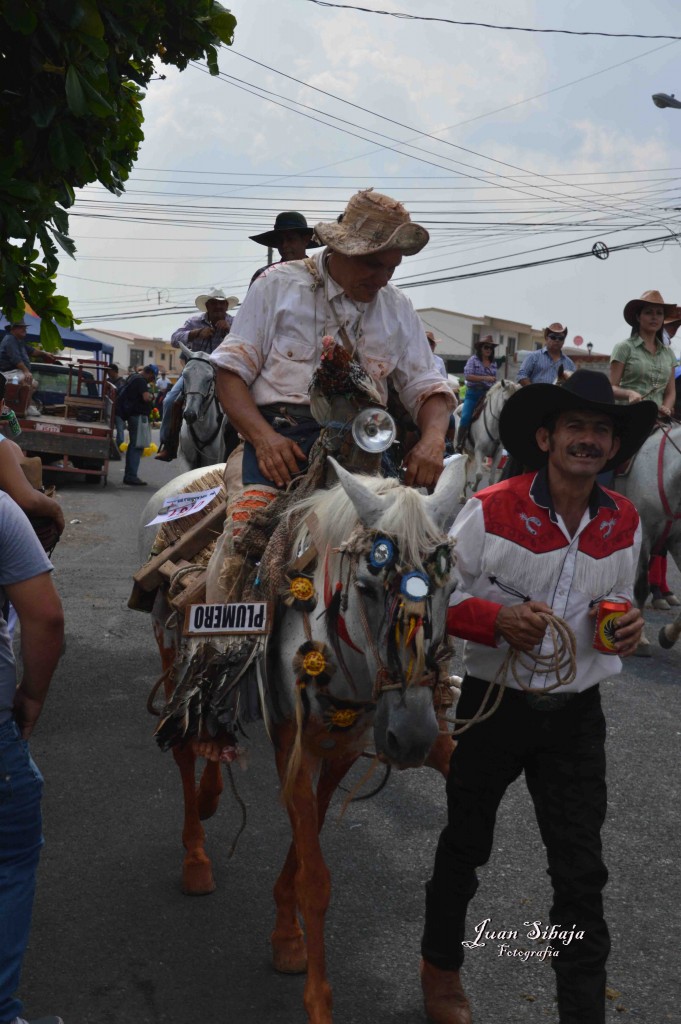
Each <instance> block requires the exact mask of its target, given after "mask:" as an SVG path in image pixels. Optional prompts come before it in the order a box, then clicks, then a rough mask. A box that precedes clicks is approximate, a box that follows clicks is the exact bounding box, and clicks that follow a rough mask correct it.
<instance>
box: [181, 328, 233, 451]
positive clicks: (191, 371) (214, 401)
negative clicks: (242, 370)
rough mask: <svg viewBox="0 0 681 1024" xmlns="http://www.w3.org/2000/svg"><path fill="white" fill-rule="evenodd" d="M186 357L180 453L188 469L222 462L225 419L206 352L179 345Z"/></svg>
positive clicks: (213, 368)
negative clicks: (194, 350) (193, 350)
mask: <svg viewBox="0 0 681 1024" xmlns="http://www.w3.org/2000/svg"><path fill="white" fill-rule="evenodd" d="M180 348H181V350H182V352H184V354H185V356H186V357H187V362H186V364H185V367H184V370H183V371H182V379H183V380H184V412H183V415H182V429H181V431H180V451H181V452H182V455H183V456H184V458H185V460H186V462H187V465H188V466H189V468H190V469H198V468H200V467H202V466H213V465H214V464H215V463H216V462H224V461H225V438H224V434H225V431H224V427H225V426H226V422H227V420H226V417H225V414H224V413H223V411H222V407H221V405H220V403H219V401H218V397H217V394H216V390H215V366H214V365H213V363H211V361H210V357H209V355H208V353H207V352H192V351H191V349H188V348H187V347H186V345H180Z"/></svg>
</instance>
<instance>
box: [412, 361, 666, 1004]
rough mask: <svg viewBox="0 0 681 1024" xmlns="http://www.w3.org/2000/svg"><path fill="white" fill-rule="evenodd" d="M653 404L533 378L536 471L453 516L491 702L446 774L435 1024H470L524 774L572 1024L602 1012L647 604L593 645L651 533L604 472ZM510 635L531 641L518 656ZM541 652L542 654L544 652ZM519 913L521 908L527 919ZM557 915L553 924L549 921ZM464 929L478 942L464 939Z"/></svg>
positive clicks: (469, 617)
mask: <svg viewBox="0 0 681 1024" xmlns="http://www.w3.org/2000/svg"><path fill="white" fill-rule="evenodd" d="M655 417H656V407H655V404H654V403H653V402H639V403H637V404H636V405H631V406H617V405H615V403H614V398H613V394H612V388H611V386H610V383H609V381H608V379H607V377H606V376H605V374H602V373H594V372H592V371H589V370H578V371H577V372H576V373H575V374H573V376H572V377H571V378H570V380H569V381H568V382H567V384H565V385H564V386H563V387H562V388H557V387H554V386H552V385H549V384H537V385H535V386H534V387H532V388H523V389H522V390H521V391H518V392H517V393H516V394H515V395H513V396H512V397H511V398H510V399H509V401H508V402H507V403H506V405H505V407H504V410H503V413H502V416H501V421H500V431H501V439H502V442H503V444H504V447H505V448H506V449H507V450H508V451H509V452H510V453H511V454H512V455H513V456H514V457H515V458H516V459H518V460H519V462H520V463H521V464H522V465H524V466H529V467H531V468H532V472H530V473H526V474H524V475H522V476H519V477H515V478H513V479H511V480H506V481H504V482H503V483H500V484H497V485H496V486H493V487H489V488H487V489H486V490H483V491H481V492H479V493H478V494H477V495H476V496H475V497H474V498H473V499H471V500H470V501H469V502H468V503H467V505H466V506H465V507H464V509H463V511H462V512H461V513H460V515H459V516H458V518H457V520H456V522H455V524H454V526H453V528H452V536H453V537H454V539H455V541H456V547H455V556H456V567H455V573H456V575H457V577H458V583H457V587H456V589H455V591H454V594H453V596H452V601H451V607H450V610H449V617H448V628H449V632H450V633H453V634H455V635H457V636H460V637H462V638H464V639H465V640H466V643H465V645H464V653H463V657H464V664H465V669H466V675H465V678H464V681H463V684H462V692H461V698H460V700H459V703H458V705H457V710H456V713H457V718H458V719H470V718H472V717H473V716H474V715H476V714H477V713H481V712H482V711H484V710H489V709H490V708H492V706H493V705H494V703H495V701H496V699H497V697H499V696H500V698H501V699H500V703H499V705H498V707H497V708H496V710H495V711H494V712H493V713H492V714H491V715H490V716H489V717H488V718H486V719H485V720H483V721H479V722H477V723H476V724H475V725H473V726H472V727H471V728H470V729H468V730H466V731H464V732H462V733H461V734H460V736H459V737H458V745H457V747H456V750H455V751H454V754H453V755H452V760H451V768H450V774H449V778H448V781H447V803H448V824H447V826H446V828H445V829H444V830H443V832H442V834H441V836H440V841H439V844H438V849H437V854H436V858H435V867H434V872H433V877H432V879H431V880H430V882H428V884H427V895H426V924H425V931H424V935H423V941H422V954H423V961H422V972H421V977H422V984H423V991H424V997H425V1005H426V1010H427V1013H428V1015H429V1018H430V1019H431V1020H432V1021H433V1022H434V1024H470V1021H471V1015H470V1007H469V1004H468V1000H467V998H466V996H465V994H464V992H463V988H462V986H461V981H460V978H459V968H460V967H461V964H462V963H463V958H464V947H466V946H468V947H470V946H471V940H472V944H473V945H475V943H476V942H477V941H478V937H474V936H473V935H471V936H470V937H467V935H466V912H467V908H468V903H469V901H470V900H471V899H472V897H473V895H474V894H475V891H476V889H477V885H478V880H477V875H476V869H477V868H479V867H480V866H481V865H483V864H485V863H486V862H487V860H488V859H489V856H490V853H491V850H492V843H493V838H494V823H495V819H496V813H497V809H498V807H499V804H500V802H501V800H502V798H503V796H504V793H505V792H506V789H507V788H508V786H509V785H510V784H511V783H512V782H513V781H514V780H515V779H517V778H518V776H519V775H520V774H521V773H523V772H524V773H525V780H526V783H527V787H528V789H529V791H530V795H531V796H532V799H533V802H534V806H535V812H536V816H537V822H538V825H539V829H540V832H541V836H542V839H543V841H544V845H545V846H546V851H547V858H548V864H549V875H550V877H551V881H552V884H553V889H554V902H553V906H552V908H551V912H550V925H556V926H557V927H558V929H559V930H561V929H566V930H568V931H570V930H572V931H573V932H574V935H573V936H572V938H571V939H570V941H566V942H561V941H558V942H554V943H553V945H554V947H557V948H558V950H559V952H558V955H557V956H555V957H552V958H551V964H552V966H553V968H554V971H555V974H556V983H557V990H558V1013H559V1020H560V1024H603V1022H604V1019H605V1018H604V1014H605V962H606V960H607V956H608V952H609V948H610V940H609V936H608V929H607V925H606V923H605V920H604V918H603V900H602V890H603V887H604V885H605V883H606V880H607V870H606V868H605V865H604V864H603V860H602V856H601V839H600V830H601V826H602V824H603V820H604V818H605V812H606V787H605V749H604V741H605V719H604V717H603V712H602V710H601V704H600V694H599V687H598V684H599V682H600V681H601V680H603V679H605V678H606V677H607V676H611V675H613V674H615V673H617V672H619V671H620V669H621V662H620V657H621V656H626V655H629V654H632V653H633V652H634V650H635V649H636V645H637V643H638V639H639V637H640V633H641V629H642V626H643V619H642V617H641V614H640V612H639V610H638V608H635V607H633V608H630V610H629V611H627V612H625V614H624V615H623V616H622V618H621V619H620V620H619V625H618V627H617V631H616V638H617V639H616V643H615V648H616V654H603V653H600V652H599V651H597V650H595V649H594V648H593V646H592V643H593V636H594V626H595V616H596V613H597V607H598V604H599V603H600V601H602V600H604V599H617V598H619V599H621V600H629V601H630V600H631V596H632V588H633V581H634V575H635V571H636V565H637V561H638V551H639V546H640V534H641V529H640V523H639V518H638V514H637V512H636V509H635V508H634V507H633V505H632V504H631V503H630V502H629V501H627V499H626V498H623V497H622V496H621V495H618V494H615V493H613V492H612V491H608V490H605V489H604V488H602V487H600V486H599V485H598V483H597V480H596V477H597V475H598V473H600V472H601V471H602V470H604V469H609V468H611V467H612V466H614V465H615V464H616V463H618V462H620V461H623V460H626V459H627V458H629V457H630V456H631V455H632V454H633V453H634V452H635V451H636V450H637V449H638V448H639V447H640V446H641V444H643V442H644V440H645V439H646V437H647V436H648V433H649V432H650V430H651V428H652V425H653V423H654V420H655ZM547 615H553V616H557V617H559V618H560V619H562V620H563V621H564V622H565V623H566V624H567V626H569V628H570V629H571V631H572V633H573V634H574V638H575V648H574V661H575V664H576V673H575V676H574V680H573V681H572V682H570V683H569V684H568V685H561V686H559V687H556V688H555V689H552V690H551V692H549V693H546V688H547V687H552V686H553V685H554V684H555V683H556V676H555V674H551V673H550V672H549V673H548V674H547V661H546V660H545V658H546V657H547V656H548V657H549V659H550V656H551V655H552V654H553V647H552V640H551V638H550V631H547V618H546V616H547ZM509 647H510V648H513V649H515V650H516V651H519V652H531V654H529V653H526V654H525V656H524V657H523V658H522V660H521V661H520V662H517V663H516V666H515V671H516V673H517V677H516V675H514V673H513V672H510V671H509V672H507V675H506V679H505V683H506V685H505V688H504V689H503V691H502V693H501V695H500V694H499V685H498V683H499V682H501V678H500V676H501V672H502V667H503V664H504V661H505V659H506V657H507V656H508V653H509ZM539 657H541V659H542V660H541V662H540V663H539V665H540V667H537V659H538V658H539ZM519 924H520V925H522V922H519ZM550 925H549V927H550ZM467 938H468V941H467Z"/></svg>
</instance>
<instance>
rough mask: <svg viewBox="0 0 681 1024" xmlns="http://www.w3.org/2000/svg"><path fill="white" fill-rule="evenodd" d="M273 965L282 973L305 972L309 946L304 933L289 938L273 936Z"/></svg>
mask: <svg viewBox="0 0 681 1024" xmlns="http://www.w3.org/2000/svg"><path fill="white" fill-rule="evenodd" d="M272 966H273V967H274V969H275V971H278V972H279V973H280V974H305V972H306V971H307V948H306V946H305V939H304V938H303V936H302V935H298V936H295V937H294V938H289V939H275V938H272Z"/></svg>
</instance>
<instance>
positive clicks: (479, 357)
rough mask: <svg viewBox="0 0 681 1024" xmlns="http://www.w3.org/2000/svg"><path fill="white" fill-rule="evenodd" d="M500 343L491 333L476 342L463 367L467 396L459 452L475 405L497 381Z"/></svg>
mask: <svg viewBox="0 0 681 1024" xmlns="http://www.w3.org/2000/svg"><path fill="white" fill-rule="evenodd" d="M498 344H499V342H498V341H495V340H494V338H493V337H492V335H491V334H487V335H486V336H485V337H484V338H480V340H479V341H476V342H474V344H473V348H474V350H475V351H474V354H473V355H472V356H471V357H470V359H469V360H468V362H467V363H466V365H465V366H464V368H463V375H464V379H465V381H466V397H465V398H464V400H463V407H462V409H461V419H460V420H459V434H458V437H457V439H456V450H457V452H463V450H464V447H465V445H466V441H467V439H468V431H469V430H470V425H471V421H472V419H473V413H474V412H475V407H476V406H477V404H478V402H479V401H480V399H481V398H483V399H484V397H485V395H486V394H487V392H488V391H489V389H490V388H491V387H492V385H493V384H495V383H496V380H497V364H496V363H495V361H494V349H495V347H496V346H497V345H498Z"/></svg>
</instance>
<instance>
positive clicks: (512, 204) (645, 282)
mask: <svg viewBox="0 0 681 1024" xmlns="http://www.w3.org/2000/svg"><path fill="white" fill-rule="evenodd" d="M350 2H352V0H350ZM356 2H357V3H358V4H361V6H365V7H374V8H377V9H379V8H380V9H382V10H390V11H400V12H403V13H406V12H411V13H413V12H415V11H416V12H418V14H419V15H421V16H423V17H428V16H430V17H434V18H456V19H458V20H462V21H463V20H470V21H477V22H490V23H495V24H499V25H515V26H521V27H526V28H535V29H539V28H551V29H571V30H573V31H592V32H597V31H604V32H622V33H639V34H642V35H645V36H652V35H655V34H665V35H678V36H681V11H680V10H679V7H678V4H677V3H674V2H673V0H653V2H652V3H650V4H647V5H646V6H645V7H642V5H641V4H640V2H638V0H601V2H600V3H598V4H594V3H587V2H586V0H573V2H570V3H565V4H562V5H554V4H549V3H546V2H544V3H540V2H529V0H505V2H504V3H496V2H490V0H475V2H473V0H457V2H454V0H420V3H419V4H417V5H414V4H412V3H409V2H408V0H356ZM226 6H229V7H230V8H231V10H232V11H233V13H234V14H235V15H236V17H237V20H238V24H237V29H236V36H235V40H234V46H233V48H232V49H231V50H228V49H224V50H222V51H221V53H220V69H221V72H223V73H224V74H225V75H229V76H232V77H231V78H229V79H228V78H220V79H216V78H211V77H210V76H209V75H208V74H207V73H206V72H205V69H203V70H202V69H200V68H199V67H191V66H190V67H189V68H188V69H187V70H186V71H184V72H183V73H181V74H180V73H178V72H176V71H175V70H174V69H170V70H168V69H163V73H165V74H166V78H165V80H163V81H161V80H159V81H153V82H152V83H151V84H150V88H149V92H148V95H147V98H146V100H145V104H144V110H145V117H146V122H145V135H146V138H145V142H144V144H143V146H142V150H141V153H140V158H139V161H138V163H137V167H136V170H135V172H134V173H133V175H132V177H131V179H130V183H129V187H128V190H127V192H126V195H125V196H123V197H121V198H118V199H117V198H115V197H113V196H111V195H110V194H109V193H107V192H106V191H105V190H104V189H102V188H100V187H94V186H93V187H90V188H87V189H85V190H84V191H83V192H82V193H81V194H80V196H79V200H78V203H77V205H76V207H75V208H74V214H73V215H72V217H71V231H72V235H73V237H74V238H75V240H76V243H77V247H78V255H77V261H76V262H73V261H71V260H69V259H68V257H66V256H65V257H64V260H63V262H62V271H63V273H60V275H59V286H60V289H61V290H62V291H63V292H65V293H66V294H67V295H69V296H70V298H71V300H72V308H73V310H74V312H75V314H76V316H78V317H79V318H80V319H81V320H82V322H83V326H85V327H87V326H88V325H91V326H95V324H97V325H98V326H101V327H115V328H120V329H121V330H128V331H139V332H141V333H144V334H148V335H150V336H156V337H158V336H162V337H166V338H167V337H169V335H170V333H171V332H172V331H173V330H174V329H175V327H177V326H179V325H180V324H181V323H182V322H183V321H184V319H185V317H186V316H187V315H188V313H185V312H184V310H189V309H190V308H191V307H192V306H193V300H194V298H195V296H196V295H197V294H198V293H199V292H202V291H205V290H207V289H209V288H210V287H213V286H218V287H223V288H225V289H227V291H228V293H229V294H234V295H237V296H238V297H240V298H243V296H244V294H245V292H246V287H247V284H248V281H249V279H250V277H251V274H252V273H253V271H254V270H256V269H257V268H258V267H259V266H262V265H263V263H264V262H266V256H267V251H266V249H264V248H262V247H261V246H258V245H257V244H255V243H253V242H250V241H249V240H248V236H249V235H252V234H255V233H257V232H258V231H263V230H266V229H268V228H270V227H272V225H273V222H274V217H275V215H276V213H277V212H279V211H281V210H287V209H294V210H300V211H301V212H302V213H304V214H305V215H306V217H307V219H308V222H309V223H310V224H314V223H316V222H317V221H320V220H332V219H335V217H336V216H337V215H338V213H340V212H341V211H342V210H343V208H344V206H345V204H346V202H347V199H348V198H349V196H350V195H351V194H352V193H353V192H355V191H356V190H357V189H359V188H363V187H367V186H374V187H375V188H376V189H378V190H380V191H382V192H386V193H387V194H389V195H392V196H394V197H395V198H397V199H400V200H401V201H402V202H404V203H405V204H406V206H407V208H408V209H409V210H410V212H411V214H412V217H413V219H414V220H417V221H419V222H420V223H422V224H423V225H424V226H425V227H427V228H428V230H429V231H430V233H431V241H430V243H429V245H428V246H427V248H426V249H425V250H423V252H421V253H420V254H419V255H417V256H414V257H411V258H407V259H405V260H404V261H403V263H402V266H401V267H400V268H399V270H398V271H397V273H396V274H395V278H394V281H395V283H396V284H398V285H399V284H401V283H403V284H409V283H411V282H413V281H420V282H423V283H419V284H418V286H417V287H411V288H410V290H409V291H408V292H407V294H408V295H409V297H410V299H411V300H412V302H413V303H414V305H415V306H416V307H417V308H418V307H424V306H437V307H441V308H445V309H453V310H456V311H458V312H464V313H470V314H474V315H482V314H489V315H493V316H497V317H508V318H511V319H515V320H519V321H523V322H526V323H530V324H532V325H533V326H535V327H539V328H541V327H544V326H545V325H546V324H547V323H549V322H551V321H555V320H558V321H561V322H563V323H567V325H568V327H569V335H568V341H569V343H571V342H572V339H573V338H574V336H575V335H581V336H582V337H583V338H584V340H585V342H586V341H591V342H592V343H593V345H594V349H595V350H600V351H610V349H611V348H612V346H613V344H614V343H615V342H616V341H618V340H620V339H621V338H622V337H625V336H626V335H628V333H629V330H628V328H627V326H626V325H625V323H624V320H623V319H622V308H623V306H624V304H625V302H626V301H627V300H628V299H631V298H634V297H637V296H639V295H640V294H641V293H642V292H643V291H644V290H646V289H650V288H657V289H658V290H659V291H661V292H662V294H663V296H664V298H665V300H666V301H669V302H673V301H677V302H679V304H681V273H680V269H681V249H680V248H679V242H678V241H675V240H673V239H671V240H670V241H669V242H667V243H666V244H662V243H659V242H655V243H647V245H646V247H645V248H644V247H638V248H633V249H629V250H624V251H620V252H617V251H614V252H611V253H610V256H609V258H608V259H607V260H598V259H596V258H595V257H594V256H592V255H589V256H587V257H586V258H583V259H575V260H572V261H567V262H557V263H553V264H550V265H544V266H535V267H530V268H528V269H519V270H513V271H506V272H504V273H495V274H487V275H486V276H476V277H472V278H468V279H461V275H464V274H473V273H475V274H481V273H482V272H485V271H489V270H492V269H498V268H503V267H508V266H513V265H517V264H523V263H528V262H530V263H531V262H535V261H539V260H547V259H556V258H558V257H560V256H566V255H572V254H577V253H584V252H589V251H590V250H591V247H592V246H593V244H594V242H597V241H602V242H604V243H605V244H606V245H607V246H608V247H610V248H612V247H615V246H619V245H626V244H629V243H632V242H641V241H647V240H648V239H655V238H658V237H659V236H671V234H672V233H673V232H677V231H681V211H679V210H678V209H674V207H680V208H681V110H673V109H667V110H660V109H658V108H657V107H655V106H654V105H653V103H652V100H651V94H652V93H655V92H667V93H673V92H675V91H677V90H678V92H679V94H680V95H681V42H673V41H669V40H665V39H651V38H641V39H632V38H627V39H613V38H602V37H599V36H581V37H580V36H571V35H559V34H543V33H538V32H536V33H532V32H515V31H509V30H504V31H499V30H494V29H485V28H478V27H464V26H456V25H448V24H442V23H437V22H428V21H418V20H406V19H397V18H393V17H388V16H385V15H379V14H368V13H361V12H359V11H353V10H338V9H333V8H327V7H322V6H319V5H318V4H315V3H312V2H310V0H233V2H232V3H231V4H229V3H226ZM651 51H655V52H651ZM255 62H259V63H255ZM263 65H264V66H263ZM617 65H619V66H617ZM278 72H283V73H284V74H286V75H289V76H292V77H293V78H295V79H297V80H298V81H292V80H291V79H290V78H285V77H282V75H281V74H279V73H278ZM311 87H315V88H311ZM315 89H316V90H324V91H325V92H326V93H331V94H333V96H329V95H325V94H324V93H322V92H320V91H315ZM263 90H268V91H269V92H268V93H267V94H265V93H263ZM254 92H255V93H258V95H253V93H254ZM542 94H544V95H542ZM334 97H337V98H334ZM343 101H346V102H343ZM280 104H283V106H282V105H280ZM351 104H355V106H352V105H351ZM303 105H304V106H303ZM292 107H296V111H298V112H295V111H294V110H292V109H286V108H292ZM359 108H363V109H359ZM303 115H305V116H303ZM334 118H335V120H334ZM395 122H398V123H395ZM341 129H343V130H341ZM407 140H409V142H410V145H405V143H406V142H407ZM442 277H459V280H454V281H450V282H447V283H439V284H427V283H425V282H427V281H428V280H430V279H436V278H442ZM159 300H160V304H159ZM159 311H164V312H163V315H150V314H156V313H158V312H159ZM142 313H144V314H146V315H140V314H142ZM130 314H136V315H133V316H131V315H130ZM103 317H106V318H107V319H102V318H103ZM109 317H110V319H109ZM676 348H677V349H678V345H677V346H676Z"/></svg>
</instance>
